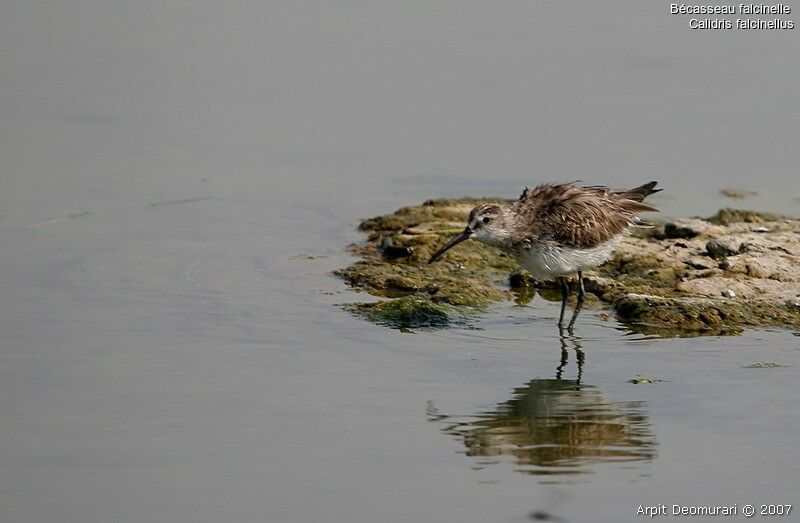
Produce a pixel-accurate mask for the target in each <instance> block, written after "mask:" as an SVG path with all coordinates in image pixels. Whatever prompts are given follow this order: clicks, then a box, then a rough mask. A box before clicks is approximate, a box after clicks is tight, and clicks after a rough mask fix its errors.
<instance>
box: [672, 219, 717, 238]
mask: <svg viewBox="0 0 800 523" xmlns="http://www.w3.org/2000/svg"><path fill="white" fill-rule="evenodd" d="M715 229H716V230H718V228H716V227H715V226H714V225H713V224H711V223H709V222H707V221H705V220H701V219H699V218H681V219H679V220H674V221H672V222H668V223H666V224H665V225H664V238H667V239H676V238H686V239H690V238H695V237H697V236H701V235H703V234H707V233H708V232H709V231H714V230H715Z"/></svg>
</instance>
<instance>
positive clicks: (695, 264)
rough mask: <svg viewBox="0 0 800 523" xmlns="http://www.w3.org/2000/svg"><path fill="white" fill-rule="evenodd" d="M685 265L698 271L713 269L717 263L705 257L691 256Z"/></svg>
mask: <svg viewBox="0 0 800 523" xmlns="http://www.w3.org/2000/svg"><path fill="white" fill-rule="evenodd" d="M686 264H687V265H688V266H689V267H691V268H692V269H698V270H704V269H713V268H715V267H716V266H717V262H715V261H714V260H712V259H711V258H708V257H707V256H693V257H691V258H689V259H688V260H687V261H686Z"/></svg>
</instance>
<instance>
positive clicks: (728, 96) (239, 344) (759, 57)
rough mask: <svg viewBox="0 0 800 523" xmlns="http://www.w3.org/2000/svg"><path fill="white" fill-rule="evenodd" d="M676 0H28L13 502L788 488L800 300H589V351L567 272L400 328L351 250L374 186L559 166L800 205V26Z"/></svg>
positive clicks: (10, 104) (507, 510) (695, 208)
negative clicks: (705, 16)
mask: <svg viewBox="0 0 800 523" xmlns="http://www.w3.org/2000/svg"><path fill="white" fill-rule="evenodd" d="M666 11H667V8H666V6H665V5H662V4H660V3H653V4H648V3H642V2H632V1H631V2H621V3H616V4H615V5H613V6H611V5H600V4H597V5H595V4H591V5H589V4H586V5H578V4H576V5H570V6H565V5H564V4H563V3H561V2H537V3H528V2H512V3H508V4H503V5H502V6H500V7H498V6H496V5H489V4H485V3H481V2H458V3H441V4H435V5H434V4H430V3H427V2H425V3H414V2H412V3H362V2H337V3H321V2H266V3H263V4H259V5H254V4H245V3H225V4H224V5H223V4H218V3H214V2H169V3H168V4H166V5H165V4H164V3H161V2H145V3H136V4H118V3H117V4H97V3H94V2H82V1H80V2H70V3H69V4H33V3H28V2H5V3H3V5H2V6H1V7H0V44H2V45H0V64H2V70H3V82H2V84H3V88H2V90H1V91H0V111H2V118H0V244H1V245H2V249H1V250H0V293H1V294H0V420H2V422H1V423H0V511H1V512H2V514H3V520H4V521H5V520H8V521H64V522H69V521H75V522H87V521H119V522H124V521H143V520H144V521H148V520H152V521H209V522H210V521H262V520H265V519H267V520H269V521H328V522H330V521H343V522H344V521H347V522H352V521H386V522H389V521H459V522H465V521H476V522H477V521H524V520H527V519H529V518H530V517H531V515H532V514H533V515H538V516H542V515H548V516H552V517H553V518H562V519H563V520H567V521H589V520H591V521H597V520H606V521H624V520H629V519H633V514H635V509H636V507H637V506H638V505H639V504H640V503H647V504H656V503H667V504H671V503H680V504H692V503H702V504H732V503H739V504H740V505H742V504H744V503H753V504H758V503H770V502H772V503H792V502H795V501H797V500H796V499H794V498H793V496H795V497H796V492H797V488H796V478H797V476H798V473H799V472H800V470H799V469H800V466H798V460H797V459H796V457H795V455H796V452H795V450H796V442H797V441H798V437H799V436H800V420H798V417H797V416H796V415H795V414H794V413H795V411H796V398H797V385H796V384H797V380H798V372H800V371H799V370H798V369H800V357H799V355H800V352H798V348H799V346H798V338H796V337H795V336H793V335H792V333H791V332H786V331H781V330H774V331H772V330H754V331H748V332H746V333H745V334H744V335H743V336H740V337H723V338H717V337H708V338H684V339H658V338H652V337H645V336H642V335H638V334H631V333H629V332H627V331H626V330H625V329H624V328H623V327H622V326H620V325H619V324H617V323H616V322H614V321H613V319H612V320H607V321H606V320H603V319H602V317H601V316H600V315H599V314H597V312H592V311H584V313H583V315H582V317H581V320H580V323H579V327H578V329H577V330H576V336H577V338H575V339H570V340H566V341H567V342H568V343H567V345H566V354H567V359H566V361H564V360H563V355H564V341H565V340H562V339H560V338H559V337H558V335H557V332H556V330H555V327H554V323H555V319H556V316H557V314H558V306H557V304H554V303H551V302H547V301H543V300H541V299H539V298H536V299H534V300H533V301H532V302H531V303H530V304H528V305H527V306H524V307H521V306H517V305H516V304H514V303H513V302H508V303H504V304H498V305H497V306H495V307H494V308H492V310H490V311H489V312H488V313H487V314H485V315H483V316H481V317H480V318H479V319H478V320H476V322H475V323H474V324H471V325H469V326H464V327H459V328H452V329H446V330H431V331H425V330H419V331H415V332H414V333H403V332H400V331H397V330H392V329H388V328H386V327H380V326H376V325H371V324H369V323H367V322H364V321H362V320H359V319H358V318H355V317H353V316H351V315H350V314H348V313H347V312H345V311H344V310H342V308H341V307H340V305H341V304H343V303H347V302H352V301H358V300H363V299H366V297H365V296H364V295H362V294H356V293H353V292H352V291H350V290H348V289H346V287H345V286H344V285H343V283H342V282H340V281H338V280H336V279H335V278H333V277H332V276H331V275H330V273H331V271H332V270H334V269H336V268H340V267H343V266H345V265H347V264H349V263H351V262H352V261H353V260H352V259H351V258H350V256H349V255H348V254H347V253H346V251H345V248H344V247H345V246H346V245H347V244H348V243H350V242H354V241H359V240H360V239H361V236H360V235H359V233H358V232H357V231H356V230H355V226H356V224H357V223H358V220H359V219H361V218H364V217H368V216H371V215H375V214H382V213H386V212H390V211H392V210H394V209H395V208H397V207H400V206H402V205H405V204H410V203H417V202H419V201H422V200H424V199H427V198H430V197H435V196H461V195H465V194H467V195H469V194H471V195H498V196H505V197H513V196H515V195H517V194H518V193H519V192H520V190H521V187H522V186H523V185H525V184H526V183H527V184H533V183H536V182H539V181H546V180H573V179H578V178H580V179H583V180H585V181H586V182H587V183H609V184H612V185H615V186H629V185H630V186H632V185H635V184H639V183H642V182H644V181H647V180H650V179H656V180H660V181H661V183H662V185H663V186H664V187H665V189H666V190H665V191H664V192H663V193H661V194H660V195H659V198H658V199H656V203H657V205H658V206H660V207H661V208H662V209H663V211H664V215H666V216H669V215H683V214H700V215H703V214H712V213H713V212H714V211H716V209H717V208H718V207H719V206H722V205H726V204H730V201H728V200H725V199H723V198H722V197H721V196H719V194H718V190H719V189H720V188H722V187H728V186H733V187H739V188H743V189H754V190H757V191H758V192H759V195H758V196H756V197H754V198H751V199H749V200H746V201H745V202H744V203H743V204H742V205H747V206H751V207H756V208H761V209H767V210H772V211H778V212H788V213H794V214H797V206H798V202H797V198H798V197H800V185H798V177H797V176H796V166H797V165H798V164H800V149H798V148H797V147H796V137H797V136H798V131H800V128H798V127H799V126H800V121H798V118H797V113H796V110H795V108H796V107H797V106H798V101H799V100H798V91H797V89H796V86H797V85H798V80H800V78H798V75H800V73H799V72H798V68H797V67H796V63H795V62H796V58H797V55H798V53H797V51H798V39H797V37H796V34H795V32H782V33H779V32H758V31H755V32H743V33H739V32H722V33H720V32H714V33H711V32H691V31H689V30H688V29H687V28H686V27H685V25H686V24H685V20H681V19H679V18H678V17H670V16H669V15H668V14H667V12H666ZM576 348H579V349H580V354H581V361H582V364H581V365H580V369H579V368H578V367H579V366H578V361H579V360H578V354H579V353H578V352H576ZM756 362H776V363H781V364H783V365H786V366H784V367H776V368H748V366H749V365H751V364H753V363H756ZM637 375H644V376H647V377H649V378H651V379H652V380H653V381H654V382H653V383H648V384H638V385H637V384H633V383H630V380H632V379H634V378H636V376H637Z"/></svg>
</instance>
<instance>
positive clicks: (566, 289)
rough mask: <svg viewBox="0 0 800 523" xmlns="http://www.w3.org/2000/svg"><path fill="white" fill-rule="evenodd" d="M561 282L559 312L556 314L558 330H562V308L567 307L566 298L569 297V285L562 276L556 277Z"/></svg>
mask: <svg viewBox="0 0 800 523" xmlns="http://www.w3.org/2000/svg"><path fill="white" fill-rule="evenodd" d="M558 281H559V283H561V314H559V316H558V330H559V331H563V330H564V310H565V309H566V308H567V298H569V285H567V280H565V279H564V278H559V279H558Z"/></svg>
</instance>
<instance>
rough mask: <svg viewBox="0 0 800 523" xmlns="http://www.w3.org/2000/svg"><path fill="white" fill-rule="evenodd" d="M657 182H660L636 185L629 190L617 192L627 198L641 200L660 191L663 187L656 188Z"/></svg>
mask: <svg viewBox="0 0 800 523" xmlns="http://www.w3.org/2000/svg"><path fill="white" fill-rule="evenodd" d="M656 184H658V182H649V183H646V184H644V185H640V186H639V187H634V188H633V189H628V190H627V191H622V192H619V193H617V194H619V195H620V196H622V197H623V198H625V199H626V200H633V201H635V202H641V201H642V200H644V199H645V198H647V197H648V196H650V195H651V194H653V193H657V192H658V191H660V190H661V189H656Z"/></svg>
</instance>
